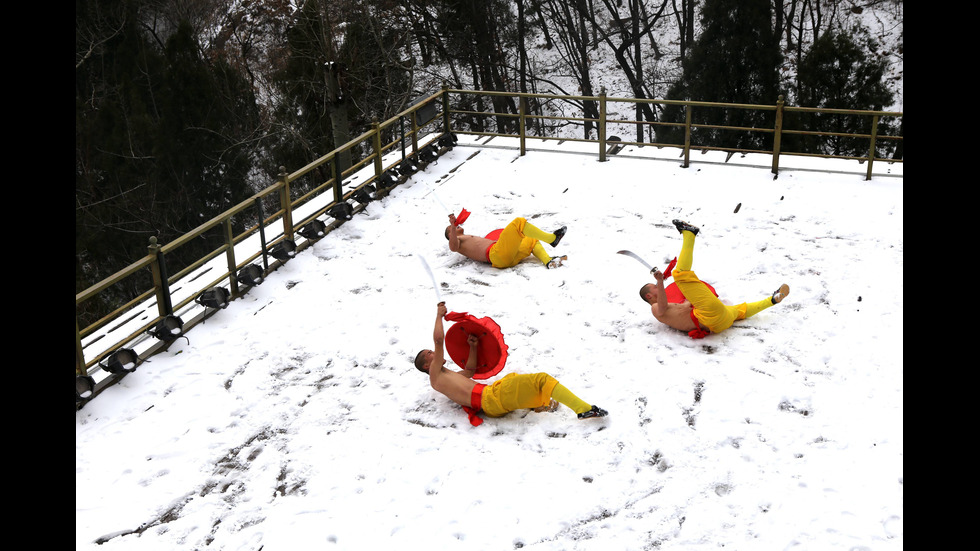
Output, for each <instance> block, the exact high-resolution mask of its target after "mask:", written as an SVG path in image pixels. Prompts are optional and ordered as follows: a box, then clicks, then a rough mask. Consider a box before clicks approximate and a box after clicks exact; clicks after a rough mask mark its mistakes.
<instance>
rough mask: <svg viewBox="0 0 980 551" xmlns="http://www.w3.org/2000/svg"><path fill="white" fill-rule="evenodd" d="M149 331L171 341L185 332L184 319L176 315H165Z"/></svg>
mask: <svg viewBox="0 0 980 551" xmlns="http://www.w3.org/2000/svg"><path fill="white" fill-rule="evenodd" d="M149 333H150V335H152V336H154V337H156V338H158V339H160V340H161V341H164V342H171V341H173V340H174V339H176V338H177V337H179V336H181V335H182V334H183V333H184V320H182V319H180V318H179V317H177V316H174V315H170V316H165V317H164V318H163V319H161V320H160V321H158V322H157V324H156V325H154V326H153V328H152V329H150V331H149Z"/></svg>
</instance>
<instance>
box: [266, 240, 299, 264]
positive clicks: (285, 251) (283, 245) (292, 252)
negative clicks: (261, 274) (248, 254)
mask: <svg viewBox="0 0 980 551" xmlns="http://www.w3.org/2000/svg"><path fill="white" fill-rule="evenodd" d="M269 254H271V255H272V257H273V258H275V259H276V260H280V261H282V262H285V261H287V260H289V259H290V258H292V257H294V256H296V243H295V242H293V241H292V240H289V239H283V240H282V241H280V242H278V243H276V244H275V246H273V247H272V249H271V250H269Z"/></svg>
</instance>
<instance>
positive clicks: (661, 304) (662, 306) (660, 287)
mask: <svg viewBox="0 0 980 551" xmlns="http://www.w3.org/2000/svg"><path fill="white" fill-rule="evenodd" d="M653 278H654V279H656V280H657V309H658V310H659V311H660V315H664V314H666V313H667V290H666V289H664V274H663V272H661V271H660V270H659V269H657V268H654V269H653Z"/></svg>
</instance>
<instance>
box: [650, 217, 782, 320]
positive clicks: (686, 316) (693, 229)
mask: <svg viewBox="0 0 980 551" xmlns="http://www.w3.org/2000/svg"><path fill="white" fill-rule="evenodd" d="M673 223H674V226H675V227H676V228H677V231H678V232H680V234H681V236H682V237H683V239H684V243H683V245H682V246H681V253H680V255H679V256H678V257H677V264H676V266H673V271H672V275H673V276H674V283H675V284H676V285H677V288H678V289H680V291H681V293H683V294H684V301H683V302H679V303H673V302H668V301H667V293H666V291H665V289H664V277H665V276H664V274H663V273H662V272H661V271H660V270H658V269H654V270H653V277H654V279H656V280H657V282H656V283H647V284H646V285H644V286H643V287H641V288H640V297H642V298H643V300H644V301H645V302H646V303H647V304H650V305H651V307H650V309H651V311H652V312H653V317H655V318H657V321H659V322H661V323H663V324H665V325H668V326H670V327H673V328H674V329H680V330H681V331H685V332H687V334H688V335H690V336H691V337H692V338H695V339H697V338H701V337H704V336H705V335H707V334H708V332H709V331H710V332H713V333H718V332H720V331H724V330H725V329H728V328H729V327H731V326H732V324H733V323H734V322H735V321H737V320H741V319H746V318H750V317H752V316H754V315H756V314H758V313H759V312H761V311H763V310H765V309H766V308H769V307H770V306H773V305H775V304H779V303H780V302H781V301H782V300H783V299H784V298H786V295H788V294H789V285H786V284H785V283H784V284H782V285H781V286H780V287H779V289H777V290H776V292H774V293H773V294H772V296H769V297H766V298H764V299H762V300H759V301H756V302H750V303H745V302H743V303H742V304H738V305H736V306H728V305H726V304H724V303H722V302H721V300H719V299H718V297H717V296H716V295H715V293H713V292H712V291H711V289H709V288H708V287H706V286H705V285H704V284H703V283H702V282H701V280H699V279H698V276H697V275H695V273H694V271H693V270H692V269H691V267H692V265H693V264H694V240H695V238H696V237H697V235H698V232H699V231H700V228H698V227H697V226H692V225H691V224H688V223H687V222H684V221H681V220H674V221H673ZM669 275H671V270H670V267H668V276H669Z"/></svg>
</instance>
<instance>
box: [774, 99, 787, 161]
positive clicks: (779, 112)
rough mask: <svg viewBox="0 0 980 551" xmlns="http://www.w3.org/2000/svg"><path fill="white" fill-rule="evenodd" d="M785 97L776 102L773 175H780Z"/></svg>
mask: <svg viewBox="0 0 980 551" xmlns="http://www.w3.org/2000/svg"><path fill="white" fill-rule="evenodd" d="M783 105H784V102H783V96H779V99H777V100H776V126H775V128H774V130H775V132H774V134H773V139H772V173H773V174H777V175H778V174H779V149H780V146H781V145H782V140H783Z"/></svg>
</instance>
